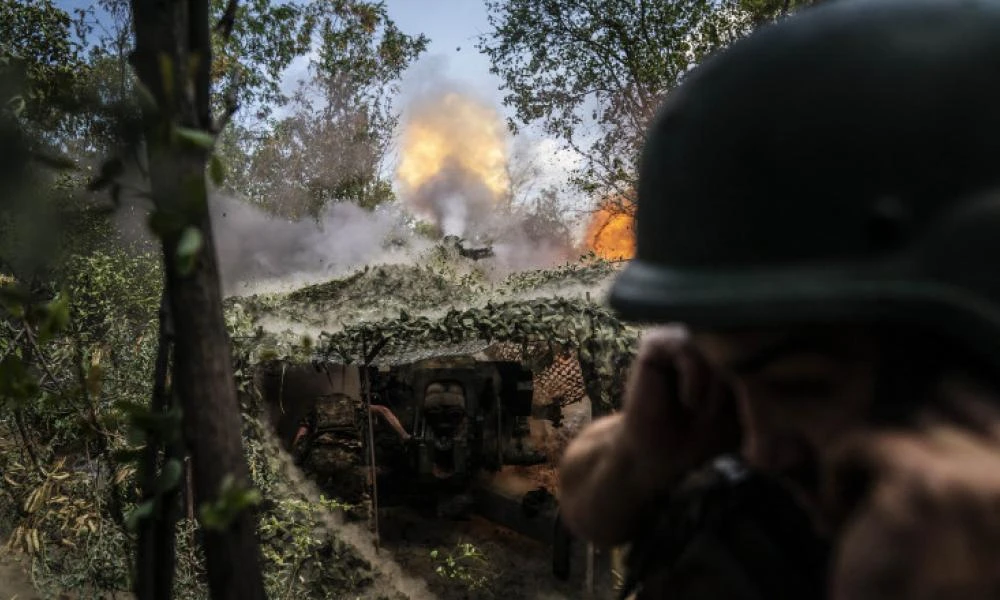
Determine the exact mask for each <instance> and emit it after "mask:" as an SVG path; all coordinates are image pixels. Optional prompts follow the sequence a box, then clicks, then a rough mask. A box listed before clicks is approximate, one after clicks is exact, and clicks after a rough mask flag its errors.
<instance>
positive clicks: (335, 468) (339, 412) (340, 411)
mask: <svg viewBox="0 0 1000 600" xmlns="http://www.w3.org/2000/svg"><path fill="white" fill-rule="evenodd" d="M369 410H370V411H371V413H372V416H373V417H374V418H378V417H381V418H382V419H383V420H385V422H386V423H387V424H388V425H389V427H391V428H392V430H393V431H395V432H396V434H397V435H398V436H399V437H400V440H401V441H402V442H403V443H404V444H405V443H406V442H408V441H409V440H410V439H411V436H410V434H409V433H407V431H406V430H405V429H404V428H403V426H402V424H401V423H400V422H399V419H398V418H397V417H396V415H395V414H394V413H393V412H392V410H391V409H389V407H387V406H384V405H381V404H372V405H371V406H370V407H369ZM363 415H364V408H363V406H362V404H361V401H360V400H357V399H355V398H352V397H350V396H348V395H347V394H343V393H338V392H334V393H332V394H327V395H324V396H320V397H319V398H318V399H317V400H316V403H315V405H313V408H312V409H311V410H310V411H309V412H308V413H307V414H306V416H305V417H303V418H302V420H301V421H300V422H299V428H298V430H297V431H296V433H295V438H294V439H293V440H292V449H293V453H294V456H295V462H296V464H297V465H299V466H301V467H302V468H303V470H304V471H305V472H306V473H308V474H309V475H310V477H312V478H313V479H314V480H315V481H316V482H317V485H319V486H320V489H322V490H323V491H324V492H325V493H326V494H327V495H328V496H330V497H334V498H338V499H340V500H343V501H345V502H347V503H349V504H352V505H360V504H363V503H364V502H366V501H367V498H368V493H367V485H368V483H369V481H368V480H369V479H370V473H369V471H368V469H367V463H366V457H365V445H364V439H365V431H366V427H367V425H368V424H367V422H365V421H364V420H362V416H363ZM360 512H361V511H360V509H358V510H354V511H353V512H351V513H349V514H354V513H358V514H360Z"/></svg>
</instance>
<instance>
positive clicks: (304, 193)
mask: <svg viewBox="0 0 1000 600" xmlns="http://www.w3.org/2000/svg"><path fill="white" fill-rule="evenodd" d="M323 6H325V8H323ZM321 8H322V10H321ZM310 14H311V15H312V17H313V18H314V19H315V21H316V23H317V25H316V29H317V32H318V33H317V45H318V53H317V57H316V58H315V59H314V60H313V61H312V62H311V64H310V65H309V79H308V80H307V81H304V82H300V86H299V88H298V90H297V91H296V93H295V94H294V95H293V96H292V99H291V104H290V108H291V111H292V112H291V115H290V116H288V117H286V118H284V119H282V120H280V121H278V122H277V123H276V124H275V126H274V128H273V129H272V130H271V131H270V132H268V133H266V134H265V135H263V136H259V137H256V139H253V141H252V143H250V144H248V145H247V146H246V153H247V154H248V155H249V160H247V161H245V162H243V163H240V164H243V165H245V167H243V168H242V169H240V170H239V171H237V172H236V173H234V177H233V179H232V187H233V189H234V191H236V192H238V193H241V194H243V195H246V196H248V197H249V198H250V199H251V200H252V201H253V202H255V203H256V204H258V205H261V206H264V207H266V208H267V209H269V210H270V211H271V212H275V213H278V214H281V215H283V216H286V217H290V218H300V217H303V216H307V215H308V216H312V217H317V216H318V215H319V213H320V212H321V211H322V210H323V208H324V207H325V206H326V205H327V204H329V203H330V202H338V201H349V202H354V203H356V204H358V205H360V206H362V207H364V208H373V207H375V206H376V205H378V204H381V203H382V202H385V201H387V200H390V199H391V198H392V189H391V185H390V184H389V182H388V181H386V180H384V179H383V178H381V177H380V174H379V173H380V170H381V166H382V162H383V161H384V159H385V157H386V154H387V150H388V146H389V143H390V140H391V136H392V132H393V130H394V129H395V125H396V121H397V116H396V115H395V114H394V113H393V112H392V108H391V100H392V98H393V96H394V94H395V92H396V91H397V87H398V81H399V78H400V76H401V74H402V72H403V71H404V70H405V69H406V67H407V66H409V65H410V64H411V63H412V62H413V60H414V59H415V58H416V57H417V56H418V55H419V54H420V53H421V52H423V51H424V49H425V48H426V46H427V38H426V37H424V36H423V35H418V36H415V37H414V36H409V35H406V34H404V33H403V32H401V31H400V30H399V29H398V28H397V27H396V25H395V23H393V21H392V20H391V19H390V18H389V16H388V14H387V12H386V9H385V6H384V5H382V4H380V3H372V2H367V1H360V0H354V1H350V2H335V3H332V4H325V5H322V6H319V5H317V6H313V11H312V12H311V13H310ZM247 133H250V132H244V134H245V135H246V134H247Z"/></svg>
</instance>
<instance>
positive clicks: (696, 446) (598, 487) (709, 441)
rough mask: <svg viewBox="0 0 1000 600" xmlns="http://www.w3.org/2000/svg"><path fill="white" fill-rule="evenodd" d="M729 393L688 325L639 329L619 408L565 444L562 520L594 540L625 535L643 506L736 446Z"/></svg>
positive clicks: (629, 533)
mask: <svg viewBox="0 0 1000 600" xmlns="http://www.w3.org/2000/svg"><path fill="white" fill-rule="evenodd" d="M738 431H739V427H738V420H737V415H736V412H735V406H734V402H733V397H732V394H731V393H729V388H728V387H727V385H726V384H725V382H723V381H722V379H721V378H720V377H719V376H717V375H716V374H714V373H713V372H712V371H711V370H710V369H709V367H708V365H707V363H706V362H705V361H704V360H703V359H702V358H701V357H700V355H698V354H697V352H696V351H695V348H694V347H693V346H692V344H691V341H690V338H689V336H688V335H687V332H686V330H684V329H683V328H680V327H664V328H661V329H657V330H654V331H651V332H649V333H647V334H645V335H644V337H643V340H642V345H641V347H640V350H639V355H638V356H637V357H636V360H635V363H634V365H633V367H632V370H631V373H630V378H629V384H628V387H627V390H626V398H625V401H624V406H623V411H622V412H621V413H619V414H616V415H613V416H610V417H605V418H603V419H600V420H598V421H595V422H594V423H593V424H592V425H591V426H590V427H589V428H587V429H586V430H584V431H583V432H582V433H581V434H580V435H579V436H578V437H577V438H576V439H575V440H574V441H573V442H572V443H571V444H570V445H569V447H567V449H566V454H565V456H564V458H563V460H562V463H561V465H560V491H561V494H560V506H561V509H562V511H563V515H564V518H565V520H566V524H567V526H568V527H569V528H570V529H572V530H573V531H574V532H575V533H577V534H578V535H581V536H582V537H585V538H588V539H591V540H593V541H595V542H597V543H599V544H607V545H614V544H618V543H621V542H624V541H627V540H628V539H630V538H631V537H632V536H633V535H634V534H635V533H636V530H637V528H638V527H640V526H641V521H642V519H643V518H644V516H645V515H644V513H643V511H644V509H646V508H647V507H648V506H649V505H650V504H651V503H652V502H654V501H656V500H657V499H658V498H659V496H660V495H662V494H664V493H665V492H666V491H668V490H669V489H670V487H671V486H672V485H673V484H674V483H675V482H676V481H677V480H679V479H680V478H681V477H682V476H683V475H684V474H686V473H687V472H688V471H690V470H692V469H695V468H697V467H699V466H701V465H702V464H703V463H704V462H705V461H706V460H708V459H709V458H711V457H712V456H715V455H717V454H719V453H721V452H725V451H730V450H734V449H735V448H736V446H737V444H738Z"/></svg>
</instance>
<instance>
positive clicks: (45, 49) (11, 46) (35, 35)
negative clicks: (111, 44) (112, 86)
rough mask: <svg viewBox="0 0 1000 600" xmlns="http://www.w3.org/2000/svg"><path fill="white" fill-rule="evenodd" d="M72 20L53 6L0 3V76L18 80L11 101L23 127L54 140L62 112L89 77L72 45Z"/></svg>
mask: <svg viewBox="0 0 1000 600" xmlns="http://www.w3.org/2000/svg"><path fill="white" fill-rule="evenodd" d="M72 31H73V20H72V18H71V17H70V15H69V14H68V13H67V12H66V11H64V10H61V9H59V8H58V7H56V6H55V5H54V4H53V3H52V0H33V1H31V2H26V1H24V0H0V71H3V72H4V73H5V74H6V75H7V77H6V79H8V81H9V80H10V79H11V77H17V78H19V79H20V80H21V81H20V84H19V86H18V87H19V90H20V92H21V93H20V95H19V96H18V97H16V98H14V99H13V100H12V102H15V103H16V110H17V112H18V113H19V115H20V116H21V117H23V118H24V119H25V120H26V121H27V122H29V123H32V124H33V125H35V128H36V130H37V131H39V132H45V133H46V134H48V137H49V138H50V139H51V138H52V137H53V134H55V133H57V132H59V131H61V130H63V129H64V128H66V127H68V124H67V122H66V116H67V112H68V111H69V110H71V109H72V108H75V107H76V106H77V105H78V102H77V99H76V97H77V95H78V93H79V90H80V88H81V86H82V85H83V82H85V81H86V79H87V75H88V70H89V69H88V65H87V63H86V60H85V58H84V56H83V49H82V47H81V45H80V44H79V43H76V42H74V41H73V40H72V39H71V32H72Z"/></svg>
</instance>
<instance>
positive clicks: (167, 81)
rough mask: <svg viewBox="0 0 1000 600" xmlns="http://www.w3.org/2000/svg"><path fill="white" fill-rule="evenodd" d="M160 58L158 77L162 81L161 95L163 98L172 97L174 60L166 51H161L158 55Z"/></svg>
mask: <svg viewBox="0 0 1000 600" xmlns="http://www.w3.org/2000/svg"><path fill="white" fill-rule="evenodd" d="M159 59H160V78H161V82H162V83H163V96H164V97H165V98H173V97H174V61H173V59H172V58H170V55H169V54H167V53H166V52H161V53H160V55H159Z"/></svg>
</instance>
